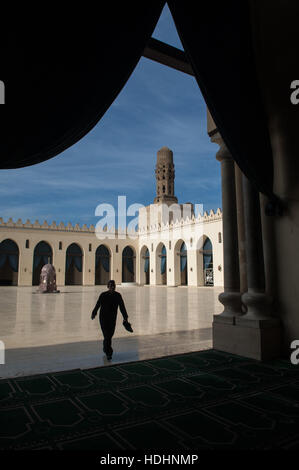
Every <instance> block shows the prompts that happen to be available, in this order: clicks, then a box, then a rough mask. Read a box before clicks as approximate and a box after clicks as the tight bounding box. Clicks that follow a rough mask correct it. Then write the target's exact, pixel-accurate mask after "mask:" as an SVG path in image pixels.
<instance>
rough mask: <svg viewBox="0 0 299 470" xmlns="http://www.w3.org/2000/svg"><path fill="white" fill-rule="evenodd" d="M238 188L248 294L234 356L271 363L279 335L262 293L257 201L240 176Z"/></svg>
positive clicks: (277, 349) (238, 322)
mask: <svg viewBox="0 0 299 470" xmlns="http://www.w3.org/2000/svg"><path fill="white" fill-rule="evenodd" d="M242 184H243V201H244V221H245V238H246V261H247V284H248V290H247V292H245V293H244V294H243V295H242V301H243V303H244V305H245V306H246V307H247V313H246V314H245V315H242V316H241V317H239V318H236V322H235V329H236V333H235V337H236V338H237V337H238V338H239V343H238V344H237V347H236V353H237V354H241V355H243V356H246V357H252V358H254V359H258V360H264V359H272V358H275V357H278V356H279V355H280V342H281V332H280V324H279V320H278V319H277V318H274V317H273V316H272V315H271V304H270V302H269V299H268V296H267V295H266V291H265V267H264V253H263V236H262V226H261V212H260V198H259V193H258V191H257V190H256V189H255V188H254V187H253V185H252V183H251V182H250V181H249V180H248V179H247V178H246V177H245V176H244V175H243V179H242Z"/></svg>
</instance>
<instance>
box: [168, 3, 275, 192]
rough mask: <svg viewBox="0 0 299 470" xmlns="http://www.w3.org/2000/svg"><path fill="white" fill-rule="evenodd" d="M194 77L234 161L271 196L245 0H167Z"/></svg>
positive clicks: (270, 165) (267, 144) (269, 155)
mask: <svg viewBox="0 0 299 470" xmlns="http://www.w3.org/2000/svg"><path fill="white" fill-rule="evenodd" d="M167 3H168V5H169V8H170V11H171V13H172V16H173V19H174V22H175V25H176V28H177V30H178V33H179V36H180V39H181V41H182V44H183V47H184V49H185V52H186V55H187V57H188V59H189V61H190V63H191V65H192V68H193V70H194V73H195V76H196V80H197V82H198V85H199V87H200V89H201V92H202V94H203V96H204V99H205V101H206V103H207V106H208V108H209V110H210V112H211V115H212V117H213V119H214V121H215V124H216V126H217V128H218V130H219V132H220V134H221V136H222V137H223V140H224V142H225V143H226V145H227V147H228V149H229V150H230V152H231V154H232V157H233V159H234V160H235V161H236V162H237V164H238V166H239V167H240V169H241V170H242V171H243V173H245V175H246V176H247V177H248V178H249V179H250V181H251V182H252V183H253V184H254V186H255V187H256V189H257V190H259V191H261V192H262V193H264V194H266V195H268V196H269V197H270V198H271V199H273V200H275V196H274V195H273V193H272V189H273V161H272V151H271V145H270V139H269V135H268V129H267V125H266V118H265V114H264V109H263V105H262V101H261V96H260V91H259V86H258V82H257V77H256V71H255V63H254V56H253V50H252V42H251V25H250V10H249V5H248V1H247V0H242V1H240V0H227V1H225V2H224V1H219V0H216V1H213V2H199V1H198V0H188V2H183V1H179V0H168V2H167Z"/></svg>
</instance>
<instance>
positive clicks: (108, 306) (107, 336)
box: [91, 280, 133, 361]
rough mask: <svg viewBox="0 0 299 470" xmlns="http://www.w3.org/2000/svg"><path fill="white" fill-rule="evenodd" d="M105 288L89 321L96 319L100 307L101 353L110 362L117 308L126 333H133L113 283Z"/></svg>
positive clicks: (123, 305)
mask: <svg viewBox="0 0 299 470" xmlns="http://www.w3.org/2000/svg"><path fill="white" fill-rule="evenodd" d="M107 287H108V290H107V291H106V292H102V293H101V295H100V296H99V299H98V301H97V303H96V306H95V308H94V309H93V311H92V314H91V319H92V320H93V319H94V318H95V317H96V315H97V312H98V309H99V308H100V307H101V309H100V315H99V319H100V325H101V328H102V332H103V336H104V344H103V351H104V353H105V354H106V356H107V359H108V360H109V361H110V360H111V359H112V354H113V349H112V346H111V341H112V336H113V335H114V331H115V325H116V317H117V308H118V307H119V308H120V311H121V313H122V316H123V319H124V321H123V325H124V327H125V328H126V329H127V330H128V331H131V332H133V330H132V327H131V325H130V323H129V322H128V314H127V311H126V307H125V304H124V301H123V298H122V296H121V295H120V293H119V292H115V281H113V280H111V281H109V282H108V284H107Z"/></svg>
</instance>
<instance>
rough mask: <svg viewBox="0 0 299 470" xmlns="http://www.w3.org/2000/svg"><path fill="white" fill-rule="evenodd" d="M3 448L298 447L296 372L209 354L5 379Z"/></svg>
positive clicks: (1, 384)
mask: <svg viewBox="0 0 299 470" xmlns="http://www.w3.org/2000/svg"><path fill="white" fill-rule="evenodd" d="M6 449H20V450H21V449H22V450H23V449H35V450H38V449H41V450H43V449H55V450H57V449H61V450H85V449H86V450H87V449H89V450H98V451H107V450H114V451H121V450H126V451H135V450H155V451H158V450H159V449H161V450H175V451H176V452H178V451H181V452H186V451H188V450H190V449H192V450H195V449H196V450H198V451H200V450H201V449H207V450H209V449H221V450H223V449H292V450H295V449H299V366H298V367H296V366H293V365H291V364H290V363H289V361H287V360H277V361H271V362H263V363H260V362H257V361H254V360H250V359H245V358H242V357H239V356H233V355H230V354H226V353H221V352H219V351H215V350H207V351H201V352H197V353H189V354H183V355H177V356H170V357H167V358H161V359H153V360H147V361H142V362H134V363H126V364H118V365H112V366H107V367H99V368H95V369H87V370H79V369H78V370H71V371H65V372H56V373H49V374H42V375H36V376H30V377H19V378H15V379H5V380H1V381H0V450H6Z"/></svg>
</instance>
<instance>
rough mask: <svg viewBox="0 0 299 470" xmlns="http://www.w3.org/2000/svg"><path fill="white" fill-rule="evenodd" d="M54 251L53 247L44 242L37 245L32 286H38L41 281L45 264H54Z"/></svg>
mask: <svg viewBox="0 0 299 470" xmlns="http://www.w3.org/2000/svg"><path fill="white" fill-rule="evenodd" d="M52 262H53V250H52V247H51V245H50V244H49V243H48V242H46V241H44V240H42V241H40V242H39V243H37V244H36V245H35V248H34V252H33V265H32V285H33V286H38V285H39V281H40V273H41V269H42V267H43V266H44V265H45V264H48V263H50V264H52Z"/></svg>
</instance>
